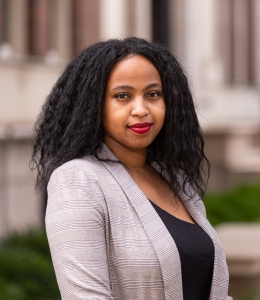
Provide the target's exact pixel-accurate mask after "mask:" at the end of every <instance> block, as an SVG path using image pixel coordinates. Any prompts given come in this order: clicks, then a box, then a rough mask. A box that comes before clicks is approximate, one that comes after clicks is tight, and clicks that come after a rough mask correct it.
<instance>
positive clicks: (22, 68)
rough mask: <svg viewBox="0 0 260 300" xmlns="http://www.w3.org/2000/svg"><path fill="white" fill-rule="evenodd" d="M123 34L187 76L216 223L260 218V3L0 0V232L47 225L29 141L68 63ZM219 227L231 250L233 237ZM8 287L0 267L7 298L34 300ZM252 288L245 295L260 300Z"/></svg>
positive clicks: (259, 279) (257, 275)
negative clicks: (153, 47) (151, 46)
mask: <svg viewBox="0 0 260 300" xmlns="http://www.w3.org/2000/svg"><path fill="white" fill-rule="evenodd" d="M126 36H138V37H142V38H145V39H148V40H155V41H159V42H161V43H163V44H166V45H167V46H168V47H169V49H170V51H171V52H172V53H173V54H174V55H175V56H176V57H177V59H178V60H179V61H180V63H181V64H182V66H183V68H184V70H185V72H186V74H187V75H188V78H189V80H190V85H191V89H192V91H193V95H194V99H195V103H196V107H197V112H198V116H199V119H200V122H201V125H202V128H203V131H204V134H205V141H206V153H207V155H208V157H209V159H210V161H211V177H210V181H209V189H208V194H207V196H206V198H205V204H206V206H207V209H208V215H209V219H210V220H211V222H212V223H213V224H214V225H217V224H220V223H223V222H227V221H236V222H238V221H239V222H241V221H244V222H259V221H260V188H259V185H260V1H259V0H0V93H1V98H0V237H2V238H6V237H9V236H12V232H14V231H23V230H25V229H28V228H43V226H44V214H45V206H46V199H47V196H46V191H42V192H37V193H36V192H35V190H34V180H35V174H33V173H32V172H30V171H29V160H30V154H31V137H32V130H33V124H34V122H35V120H36V117H37V115H38V113H39V112H40V109H41V106H42V104H43V103H44V100H45V98H46V96H47V95H48V93H49V92H50V89H51V88H52V86H53V84H54V83H55V81H56V80H57V78H58V77H59V75H60V74H61V72H62V70H63V68H64V67H65V65H66V63H67V62H68V61H69V60H71V59H72V57H73V56H74V55H76V54H77V53H78V52H79V51H81V50H82V49H83V48H85V47H87V46H88V45H90V44H92V43H94V42H97V41H100V40H105V39H108V38H124V37H126ZM221 201H222V202H221ZM227 212H228V213H227ZM256 224H257V223H256ZM256 226H258V225H256ZM232 228H233V227H232ZM236 228H238V226H237V227H236ZM243 228H244V227H243ZM254 228H255V227H254ZM219 230H220V237H221V236H222V235H223V236H224V237H223V244H224V248H225V243H226V242H225V239H226V240H229V241H230V236H231V237H232V236H235V234H234V232H233V231H232V230H233V229H230V228H229V229H228V230H231V231H228V232H229V233H226V231H225V230H224V233H223V232H222V231H223V228H220V229H219ZM234 230H235V231H236V229H234ZM241 230H242V231H243V230H244V229H239V232H241ZM248 230H249V232H250V233H252V232H253V231H254V229H252V228H251V227H250V228H249V229H248ZM259 232H260V229H259V227H258V229H257V230H256V233H255V234H253V235H252V238H251V239H252V241H253V242H247V244H248V245H251V244H250V243H256V242H255V241H257V240H258V241H260V235H259ZM249 235H250V234H249ZM249 235H248V233H247V231H246V230H245V236H246V237H248V236H249ZM27 238H28V237H27ZM17 239H18V238H14V240H15V241H16V242H17ZM43 239H44V238H43ZM29 240H30V237H29ZM250 241H251V240H250ZM16 242H14V244H15V243H16ZM17 243H18V242H17ZM33 243H34V242H33ZM234 243H235V242H234ZM234 243H232V245H235V244H234ZM243 244H245V243H244V242H243ZM15 245H16V246H15V247H18V246H17V245H18V244H15ZM232 245H231V246H230V245H228V246H226V247H227V250H226V248H225V250H226V251H227V252H228V251H231V252H230V253H231V254H230V255H231V258H230V260H232V255H233V254H234V253H233V252H232V251H234V250H232V249H231V250H228V249H230V248H228V247H231V248H232ZM43 247H45V246H43ZM233 248H234V247H233ZM236 248H241V247H240V246H239V244H238V246H236ZM250 248H254V249H259V250H258V252H256V253H253V254H252V256H254V258H255V257H257V260H255V261H254V262H253V266H254V272H253V273H250V272H249V273H248V274H249V275H248V276H249V277H248V276H247V277H248V278H249V282H250V281H251V283H252V282H253V281H254V280H255V282H256V284H255V286H258V288H259V289H260V244H253V245H252V246H250ZM8 249H9V248H8ZM44 249H45V248H44ZM9 250H10V249H9ZM9 250H8V251H9ZM31 251H32V250H31ZM44 251H45V250H44ZM44 251H42V253H43V252H44ZM46 251H47V250H46ZM46 251H45V252H46ZM256 251H257V250H256ZM45 252H44V253H45ZM244 252H247V249H245V250H244ZM228 253H229V252H228ZM228 253H227V256H228V257H229V254H228ZM235 255H237V256H236V257H238V256H239V255H238V254H237V253H236V254H235ZM10 259H11V258H10ZM228 259H229V258H228ZM243 259H244V260H245V258H244V257H243ZM11 260H12V259H11ZM232 262H233V261H232ZM0 264H1V257H0ZM230 264H231V263H230ZM256 264H258V268H257V267H255V266H256ZM236 268H237V267H236V266H235V271H234V276H233V275H232V276H233V277H234V278H236V280H237V281H236V282H238V283H239V286H241V281H239V280H241V278H242V277H243V276H242V275H241V274H242V273H243V272H242V273H241V274H240V273H239V272H238V273H239V274H240V275H237V274H238V273H236V272H237V271H236V270H237V269H236ZM243 268H244V269H247V268H249V267H242V269H243ZM244 269H243V270H244ZM232 272H233V271H232ZM232 274H233V273H232ZM243 274H244V273H243ZM252 274H253V275H252ZM10 276H11V277H10V278H12V276H14V274H13V275H12V274H11V275H10ZM239 276H240V277H239ZM241 276H242V277H241ZM250 276H251V277H250ZM252 276H253V277H252ZM233 277H232V278H233ZM252 278H253V280H252ZM234 280H235V279H234ZM244 281H245V280H244ZM234 282H235V281H234ZM236 284H237V283H236ZM1 286H2V285H1V273H0V300H1V299H12V297H14V298H13V299H27V298H26V297H25V298H19V297H18V296H17V295H18V294H15V293H16V292H17V287H13V289H12V288H11V290H12V292H13V293H14V294H12V295H16V296H12V297H11V296H10V295H11V294H6V295H9V296H3V297H2V298H1ZM14 286H15V285H14ZM3 289H4V288H3ZM18 290H19V288H18ZM233 290H234V293H235V290H237V288H235V284H234V288H233ZM255 290H256V289H254V288H252V291H250V293H251V292H252V295H251V294H250V296H248V294H247V296H245V298H243V299H247V300H248V299H260V291H259V290H258V291H257V293H259V294H257V295H258V296H255V298H252V297H254V295H256V294H254V293H255ZM2 292H3V290H2ZM6 293H7V292H6ZM17 293H18V292H17ZM250 297H251V298H250ZM31 298H33V297H31ZM54 298H55V297H54V296H53V297H52V298H50V297H49V298H47V297H46V298H39V297H38V296H37V297H36V298H34V299H54ZM28 299H29V298H28ZM55 299H56V298H55ZM57 299H58V298H57ZM241 299H242V298H241Z"/></svg>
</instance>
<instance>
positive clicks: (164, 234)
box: [46, 145, 232, 300]
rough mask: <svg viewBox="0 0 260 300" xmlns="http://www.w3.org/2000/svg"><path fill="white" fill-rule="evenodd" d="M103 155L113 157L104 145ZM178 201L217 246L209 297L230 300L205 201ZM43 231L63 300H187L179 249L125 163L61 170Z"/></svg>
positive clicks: (92, 161)
mask: <svg viewBox="0 0 260 300" xmlns="http://www.w3.org/2000/svg"><path fill="white" fill-rule="evenodd" d="M99 157H100V158H102V159H110V160H116V157H115V156H114V155H113V153H112V152H111V151H110V150H109V149H108V147H107V146H106V145H103V148H102V149H101V151H100V153H99ZM154 167H155V168H156V165H155V166H154ZM180 196H181V200H182V201H183V203H184V205H185V207H186V208H187V210H188V211H189V213H190V215H191V216H192V217H193V219H194V220H195V221H196V223H197V224H198V225H199V226H201V227H202V228H203V229H204V230H205V232H206V233H207V234H208V235H209V236H210V237H211V239H212V241H213V243H214V246H215V261H214V273H213V280H212V286H211V293H210V300H213V299H214V300H222V299H225V300H227V299H232V298H231V297H228V296H227V290H228V269H227V265H226V259H225V255H224V252H223V249H222V247H221V245H220V242H219V239H218V237H217V234H216V232H215V230H214V229H213V228H212V227H211V225H210V224H209V222H208V220H207V218H206V213H205V208H204V205H203V202H202V201H201V199H200V198H199V196H198V195H197V194H195V193H194V192H193V198H192V199H190V200H189V199H188V198H187V196H186V195H185V194H182V195H180ZM46 230H47V236H48V241H49V245H50V250H51V255H52V260H53V264H54V269H55V273H56V277H57V281H58V285H59V289H60V292H61V295H62V299H64V300H73V299H88V300H89V299H96V300H97V299H100V300H101V299H102V300H104V299H106V300H112V299H114V300H115V299H117V300H124V299H125V300H130V299H140V300H141V299H142V300H148V299H154V300H162V299H166V300H174V299H176V300H181V299H183V295H182V278H181V264H180V258H179V254H178V250H177V248H176V244H175V242H174V240H173V239H172V237H171V235H170V233H169V232H168V230H167V229H166V227H165V225H164V223H163V222H162V220H161V219H160V217H159V216H158V214H157V213H156V211H155V210H154V208H153V207H152V205H151V204H150V202H149V201H148V200H147V198H146V197H145V195H144V194H143V193H142V191H141V190H140V189H139V187H138V186H137V185H136V184H135V182H134V181H133V179H132V178H131V177H130V176H129V174H128V173H127V172H126V170H125V169H124V167H123V166H122V164H120V163H117V162H109V161H106V162H105V161H100V160H98V159H97V158H95V157H94V156H87V157H85V158H82V159H75V160H72V161H69V162H67V163H65V164H64V165H62V166H61V167H59V168H57V169H56V170H55V171H54V172H53V174H52V176H51V178H50V181H49V184H48V205H47V211H46Z"/></svg>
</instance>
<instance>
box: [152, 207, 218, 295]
mask: <svg viewBox="0 0 260 300" xmlns="http://www.w3.org/2000/svg"><path fill="white" fill-rule="evenodd" d="M150 202H151V204H152V205H153V207H154V209H155V210H156V211H157V213H158V215H159V216H160V218H161V219H162V221H163V222H164V224H165V226H166V228H167V229H168V231H169V233H170V234H171V236H172V238H173V239H174V241H175V244H176V246H177V248H178V251H179V255H180V260H181V271H182V288H183V299H184V300H208V299H209V294H210V288H211V282H212V275H213V265H214V251H215V250H214V245H213V242H212V240H211V238H210V237H209V236H208V235H207V233H206V232H205V231H204V230H203V229H202V228H201V227H200V226H199V225H197V224H192V223H189V222H186V221H183V220H180V219H178V218H176V217H174V216H173V215H171V214H169V213H168V212H166V211H165V210H163V209H161V208H160V207H159V206H157V205H156V204H154V203H153V202H152V201H150Z"/></svg>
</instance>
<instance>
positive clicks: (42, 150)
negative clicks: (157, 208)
mask: <svg viewBox="0 0 260 300" xmlns="http://www.w3.org/2000/svg"><path fill="white" fill-rule="evenodd" d="M130 54H133V55H135V54H136V55H142V56H144V57H146V58H147V59H148V60H150V61H151V62H152V63H153V65H154V66H155V67H156V68H157V70H158V72H159V74H160V76H161V80H162V86H163V95H164V99H165V105H166V116H165V122H164V125H163V128H162V129H161V131H160V133H159V134H158V136H157V137H156V139H155V140H154V141H153V143H152V144H151V145H150V146H149V149H148V153H149V155H150V156H151V157H152V159H153V160H154V161H157V163H158V164H159V166H160V167H161V170H162V171H166V172H167V173H168V181H169V184H170V186H171V188H172V189H173V191H174V192H175V193H176V194H178V193H179V191H180V189H184V191H185V187H186V183H187V182H189V184H190V185H191V186H192V187H193V188H194V189H195V190H196V191H197V192H198V193H199V194H201V195H203V194H204V192H205V190H206V186H207V180H208V175H209V162H208V160H207V158H206V156H205V154H204V141H203V136H202V132H201V128H200V125H199V122H198V119H197V115H196V112H195V108H194V103H193V99H192V95H191V92H190V89H189V85H188V81H187V77H186V76H185V74H184V72H183V71H182V69H181V67H180V64H179V63H178V61H177V60H176V58H175V57H174V56H173V55H171V54H170V52H169V51H168V50H167V49H166V47H164V46H162V45H159V44H155V43H151V42H148V41H145V40H143V39H139V38H136V37H130V38H126V39H123V40H117V39H113V40H108V41H105V42H99V43H96V44H93V45H91V46H89V47H88V48H86V49H85V50H83V51H82V52H80V53H79V54H78V55H77V56H76V57H75V58H74V59H73V60H72V61H71V62H70V63H69V64H68V66H67V67H66V68H65V70H64V72H63V73H62V75H61V76H60V78H59V79H58V81H57V83H56V84H55V85H54V87H53V89H52V91H51V93H50V94H49V96H48V97H47V100H46V102H45V104H44V105H43V108H42V111H41V113H40V115H39V117H38V120H37V122H36V125H35V137H34V145H33V153H32V159H31V168H33V169H37V172H38V176H37V182H36V186H37V187H38V188H41V187H42V186H43V185H45V184H46V183H47V182H48V180H49V177H50V175H51V173H52V172H53V171H54V170H55V169H56V168H57V167H59V166H60V165H61V164H63V163H65V162H67V161H69V160H72V159H74V158H80V157H83V156H85V155H96V154H97V150H98V149H99V148H100V146H101V145H102V142H103V126H102V119H103V103H104V98H105V90H106V84H107V80H108V76H109V73H110V71H111V69H112V68H113V66H114V65H115V64H116V63H117V62H118V61H119V60H121V59H122V58H124V57H125V56H127V55H130ZM180 173H181V174H182V176H183V178H184V182H183V184H180V181H179V180H178V179H177V178H178V174H180Z"/></svg>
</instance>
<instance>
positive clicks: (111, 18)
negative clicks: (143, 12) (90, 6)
mask: <svg viewBox="0 0 260 300" xmlns="http://www.w3.org/2000/svg"><path fill="white" fill-rule="evenodd" d="M99 3H100V7H99V9H100V10H99V22H100V23H99V37H100V39H101V40H106V39H111V38H124V37H126V36H127V35H128V32H129V30H128V11H127V8H128V1H127V0H99Z"/></svg>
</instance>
